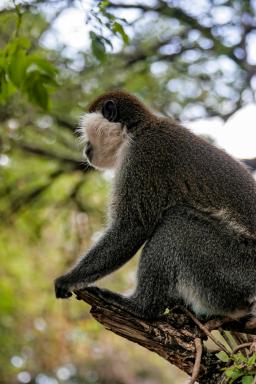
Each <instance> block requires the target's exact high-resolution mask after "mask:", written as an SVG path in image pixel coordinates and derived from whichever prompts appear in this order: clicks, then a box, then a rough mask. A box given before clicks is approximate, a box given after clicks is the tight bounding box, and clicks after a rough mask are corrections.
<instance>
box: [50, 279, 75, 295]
mask: <svg viewBox="0 0 256 384" xmlns="http://www.w3.org/2000/svg"><path fill="white" fill-rule="evenodd" d="M54 287H55V296H56V297H57V299H68V298H69V297H70V296H72V292H71V290H72V287H71V285H70V284H69V283H68V282H67V279H66V277H65V276H60V277H58V278H57V279H56V280H55V281H54Z"/></svg>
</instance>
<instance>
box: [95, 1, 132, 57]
mask: <svg viewBox="0 0 256 384" xmlns="http://www.w3.org/2000/svg"><path fill="white" fill-rule="evenodd" d="M109 4H110V3H109V1H107V0H103V1H100V2H99V3H98V4H97V5H96V7H94V8H92V9H91V11H90V14H89V17H88V21H90V24H91V27H92V28H93V29H94V30H92V31H91V32H90V39H91V49H92V53H93V55H94V56H95V57H96V58H97V59H98V60H99V61H100V62H105V61H106V58H107V46H109V47H110V48H112V49H113V45H112V42H111V40H110V38H108V37H106V34H110V36H111V35H116V36H119V37H121V39H122V41H123V43H124V44H128V42H129V37H128V35H127V33H126V32H125V30H124V28H123V26H122V24H121V23H122V22H124V23H125V22H126V20H124V19H121V18H118V17H116V16H115V15H113V14H112V13H109V12H108V11H107V7H108V6H109Z"/></svg>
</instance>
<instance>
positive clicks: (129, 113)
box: [80, 91, 150, 169]
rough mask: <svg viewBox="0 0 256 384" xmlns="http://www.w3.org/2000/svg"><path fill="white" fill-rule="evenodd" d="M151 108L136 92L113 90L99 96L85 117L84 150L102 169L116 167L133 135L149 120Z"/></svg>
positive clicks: (81, 130) (81, 131)
mask: <svg viewBox="0 0 256 384" xmlns="http://www.w3.org/2000/svg"><path fill="white" fill-rule="evenodd" d="M148 114H150V112H149V111H148V110H147V109H146V107H145V106H144V105H143V104H142V103H141V102H140V101H139V100H138V99H137V98H136V97H134V96H132V95H130V94H129V93H127V92H124V91H112V92H108V93H106V94H104V95H102V96H100V97H98V98H97V99H96V100H95V101H94V102H93V103H92V104H91V105H90V107H89V113H86V114H85V115H84V116H83V117H82V119H81V126H80V133H81V135H82V137H83V139H84V141H85V150H84V153H85V155H86V157H87V159H88V161H89V163H90V164H91V165H92V166H93V167H95V168H98V169H109V168H114V167H115V165H116V162H117V159H118V157H119V155H120V154H121V153H122V150H123V149H124V147H125V146H126V144H128V143H129V138H130V135H131V134H132V133H133V132H134V130H135V129H137V127H141V126H142V125H143V123H144V124H145V121H146V120H148Z"/></svg>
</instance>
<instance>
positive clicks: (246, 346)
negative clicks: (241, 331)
mask: <svg viewBox="0 0 256 384" xmlns="http://www.w3.org/2000/svg"><path fill="white" fill-rule="evenodd" d="M251 344H252V343H243V344H240V345H237V346H236V347H235V348H234V349H233V351H232V355H234V354H235V353H237V352H238V351H239V350H240V349H243V348H248V347H250V346H251Z"/></svg>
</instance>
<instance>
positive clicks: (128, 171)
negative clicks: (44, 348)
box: [55, 91, 256, 319]
mask: <svg viewBox="0 0 256 384" xmlns="http://www.w3.org/2000/svg"><path fill="white" fill-rule="evenodd" d="M83 124H84V125H83ZM81 131H83V132H82V135H84V136H85V141H86V143H85V152H86V154H87V157H88V161H89V162H90V163H91V164H92V165H93V166H95V167H96V168H99V169H105V168H104V157H105V158H107V159H108V160H107V162H106V163H107V164H109V166H110V164H111V168H114V169H115V179H114V185H113V192H112V199H111V202H110V213H109V224H108V227H107V229H106V230H105V232H104V235H103V236H102V237H101V238H100V239H99V241H98V242H97V243H96V244H95V245H94V246H92V248H91V249H89V250H88V251H87V253H86V254H85V256H84V257H82V258H81V260H80V261H78V262H77V264H76V265H75V266H74V267H73V268H72V269H71V270H70V271H69V272H68V273H67V274H65V275H63V276H61V277H59V278H58V279H56V280H55V292H56V297H58V298H67V297H69V296H71V295H72V291H74V290H76V289H80V288H83V287H86V286H87V285H88V284H90V283H92V282H94V281H96V280H98V279H100V278H101V277H103V276H105V275H107V274H109V273H111V272H113V271H115V270H116V269H118V268H120V267H121V266H122V265H123V264H124V263H126V262H127V261H128V260H129V259H131V258H132V257H133V256H134V254H135V253H136V252H137V251H138V249H139V248H140V247H141V246H142V245H143V249H142V253H141V258H140V263H139V268H138V281H137V287H136V290H135V292H134V294H133V295H132V296H130V297H124V296H122V295H119V294H117V293H114V292H111V291H108V290H104V289H99V288H97V287H91V288H90V289H91V290H92V291H93V292H96V293H97V294H98V295H99V296H101V297H103V298H104V299H105V300H107V301H108V302H110V303H113V304H116V305H118V306H120V307H123V308H124V309H126V310H127V311H128V312H131V313H132V314H134V315H136V316H138V317H141V318H148V319H152V318H157V317H159V316H160V315H161V314H163V312H164V310H165V308H166V307H170V306H172V305H175V304H176V303H180V302H182V303H185V304H186V305H187V306H188V307H190V308H192V309H193V310H194V312H195V313H196V314H198V315H206V316H209V315H228V316H231V317H232V316H233V317H237V314H238V313H242V314H249V313H250V312H251V311H252V308H253V303H254V301H255V299H256V183H255V181H254V179H253V178H252V176H251V175H250V173H249V172H248V171H247V170H246V169H245V167H244V166H243V165H241V164H240V163H239V162H238V161H236V160H234V159H233V158H231V157H230V156H229V155H227V154H226V153H225V152H224V151H222V150H220V149H218V148H216V147H215V146H212V145H210V144H209V143H207V142H206V141H204V140H203V139H201V138H199V137H197V136H195V135H194V134H192V133H191V132H190V131H189V130H188V129H186V128H184V127H182V126H181V125H180V124H179V123H177V122H175V121H174V120H172V119H170V118H163V117H159V116H156V115H154V114H153V113H152V112H150V111H149V110H148V109H147V108H146V107H145V106H144V105H143V104H142V103H141V102H140V101H139V100H138V99H137V98H135V97H134V96H132V95H130V94H128V93H126V92H122V91H113V92H109V93H107V94H105V95H103V96H101V97H99V98H98V99H97V100H96V101H95V102H94V103H93V104H92V105H91V106H90V109H89V113H88V114H87V115H86V116H85V118H84V120H83V122H82V127H81ZM106 132H107V133H106ZM104 151H105V152H104ZM107 164H106V168H107V167H108V165H107Z"/></svg>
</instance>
